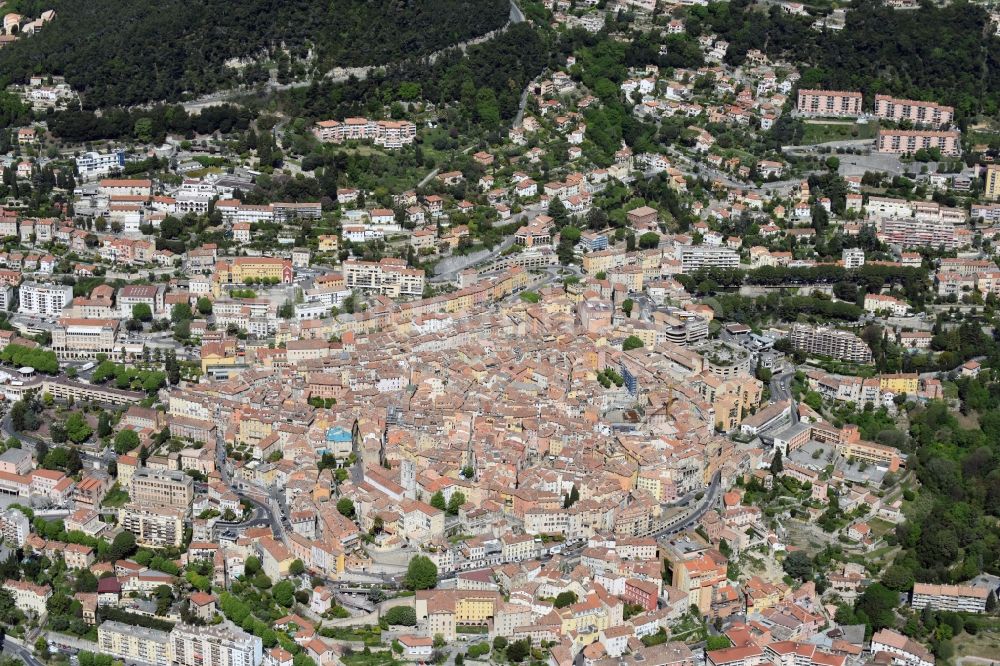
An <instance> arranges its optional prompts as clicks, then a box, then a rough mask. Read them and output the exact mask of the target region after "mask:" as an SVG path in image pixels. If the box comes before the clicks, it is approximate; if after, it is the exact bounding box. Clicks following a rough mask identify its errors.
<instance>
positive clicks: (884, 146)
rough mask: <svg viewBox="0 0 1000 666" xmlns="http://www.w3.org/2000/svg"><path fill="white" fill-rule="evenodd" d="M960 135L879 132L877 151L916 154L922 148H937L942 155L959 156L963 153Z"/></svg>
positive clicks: (949, 131) (952, 133)
mask: <svg viewBox="0 0 1000 666" xmlns="http://www.w3.org/2000/svg"><path fill="white" fill-rule="evenodd" d="M961 147H962V146H961V141H960V138H959V133H958V132H957V131H954V130H948V131H922V130H890V129H883V130H879V133H878V140H877V141H876V142H875V150H876V151H877V152H880V153H893V154H903V153H915V152H917V151H918V150H920V149H921V148H922V149H924V150H931V149H934V148H936V149H937V150H940V151H941V154H942V155H958V154H959V153H960V152H961Z"/></svg>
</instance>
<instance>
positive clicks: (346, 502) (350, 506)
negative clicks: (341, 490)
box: [337, 497, 354, 520]
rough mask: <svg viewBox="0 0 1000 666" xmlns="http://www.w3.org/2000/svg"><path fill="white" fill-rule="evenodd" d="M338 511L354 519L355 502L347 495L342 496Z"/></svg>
mask: <svg viewBox="0 0 1000 666" xmlns="http://www.w3.org/2000/svg"><path fill="white" fill-rule="evenodd" d="M337 511H339V512H340V515H342V516H344V517H346V518H350V519H351V520H353V519H354V502H352V501H351V500H350V499H349V498H347V497H342V498H340V499H339V500H338V501H337Z"/></svg>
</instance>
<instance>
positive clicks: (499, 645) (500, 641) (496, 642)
mask: <svg viewBox="0 0 1000 666" xmlns="http://www.w3.org/2000/svg"><path fill="white" fill-rule="evenodd" d="M506 647H507V639H506V638H504V637H503V636H496V637H494V638H493V649H494V650H503V649H504V648H506Z"/></svg>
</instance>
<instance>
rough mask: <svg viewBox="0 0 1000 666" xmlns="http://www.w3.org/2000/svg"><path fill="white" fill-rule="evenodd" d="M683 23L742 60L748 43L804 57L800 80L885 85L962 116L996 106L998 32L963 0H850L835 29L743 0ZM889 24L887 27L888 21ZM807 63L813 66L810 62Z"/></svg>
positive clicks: (855, 86) (697, 11) (873, 88)
mask: <svg viewBox="0 0 1000 666" xmlns="http://www.w3.org/2000/svg"><path fill="white" fill-rule="evenodd" d="M691 13H692V15H693V16H695V17H697V18H695V19H694V20H693V21H692V20H689V22H688V29H689V31H694V32H696V33H697V32H700V31H703V32H715V33H717V34H719V35H720V36H721V37H724V38H725V39H727V40H728V41H729V42H730V48H729V51H728V53H727V54H726V59H727V60H729V61H730V62H733V63H740V62H742V61H743V59H744V58H745V57H746V53H747V51H748V50H750V49H760V50H762V51H765V52H767V53H769V54H770V55H773V56H783V57H786V58H789V59H791V60H793V61H796V62H801V63H803V65H804V66H803V67H802V70H801V71H802V80H801V86H802V87H806V88H809V87H822V88H833V89H837V90H861V91H862V92H864V93H865V94H866V95H867V96H872V95H874V94H876V93H888V94H894V95H900V96H906V97H911V98H915V99H928V100H934V101H937V102H943V103H946V104H951V105H954V106H955V109H956V111H957V112H958V114H959V116H961V117H969V116H972V115H975V114H978V113H982V114H985V115H992V116H995V115H997V114H998V113H1000V39H998V38H997V37H996V36H995V35H993V34H992V33H991V31H990V30H987V23H988V16H987V13H986V11H985V10H984V9H983V8H981V7H978V6H976V5H972V4H970V3H968V2H965V1H964V0H962V1H959V2H952V3H948V4H946V5H943V6H940V7H939V6H935V5H932V4H931V3H930V2H925V3H924V4H923V5H922V6H921V7H920V8H919V9H918V10H915V11H896V10H894V9H892V8H890V7H888V6H886V5H885V4H883V3H880V2H876V1H875V0H855V2H853V3H852V4H851V9H850V11H848V12H847V24H846V26H845V28H844V29H843V30H841V31H838V32H822V33H821V32H817V31H816V30H814V29H812V28H811V27H810V23H811V22H812V20H813V19H812V18H811V17H797V16H792V15H789V14H787V13H785V12H782V11H781V10H780V9H779V8H778V7H777V6H772V7H770V9H769V10H767V11H762V10H760V9H759V8H751V7H750V6H749V2H748V0H734V1H733V2H731V3H728V4H712V5H709V6H708V7H694V8H692V10H691ZM888 26H891V29H890V28H888ZM810 65H811V67H810Z"/></svg>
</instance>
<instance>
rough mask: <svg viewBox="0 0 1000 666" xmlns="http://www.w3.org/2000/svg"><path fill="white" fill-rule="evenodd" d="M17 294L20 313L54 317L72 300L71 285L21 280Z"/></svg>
mask: <svg viewBox="0 0 1000 666" xmlns="http://www.w3.org/2000/svg"><path fill="white" fill-rule="evenodd" d="M18 294H19V296H20V300H21V305H20V307H19V309H18V312H20V313H21V314H28V315H38V316H41V317H55V316H58V315H59V314H60V313H61V312H62V310H63V308H65V307H66V306H67V305H69V304H70V302H71V301H72V300H73V287H70V286H68V285H64V284H41V283H39V282H23V283H22V284H21V286H20V288H19V292H18Z"/></svg>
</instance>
